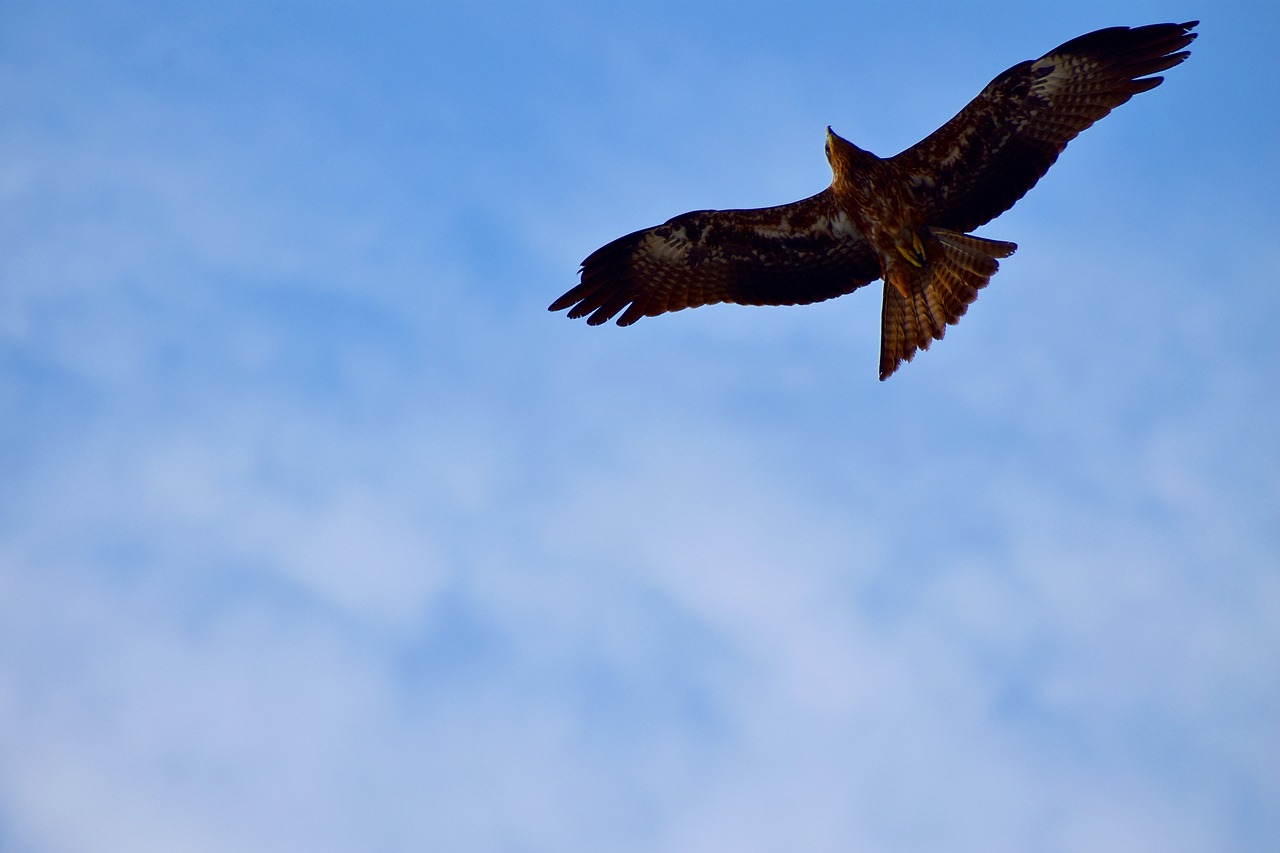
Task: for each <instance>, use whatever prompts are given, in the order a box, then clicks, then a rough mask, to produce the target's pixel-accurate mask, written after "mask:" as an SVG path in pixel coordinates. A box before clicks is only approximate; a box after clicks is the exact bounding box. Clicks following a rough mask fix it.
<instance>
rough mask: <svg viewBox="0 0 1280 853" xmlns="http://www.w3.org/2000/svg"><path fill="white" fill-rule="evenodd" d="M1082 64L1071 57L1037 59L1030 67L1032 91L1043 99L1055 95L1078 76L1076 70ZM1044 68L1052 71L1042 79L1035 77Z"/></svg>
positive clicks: (1077, 59)
mask: <svg viewBox="0 0 1280 853" xmlns="http://www.w3.org/2000/svg"><path fill="white" fill-rule="evenodd" d="M1082 64H1084V63H1083V62H1082V61H1081V60H1080V59H1079V58H1072V57H1052V56H1046V57H1044V58H1042V59H1037V60H1036V61H1035V62H1034V63H1032V65H1031V76H1032V83H1031V89H1032V91H1034V92H1035V93H1036V94H1038V95H1041V96H1045V97H1051V96H1053V95H1055V94H1057V93H1058V92H1059V91H1061V90H1062V89H1063V88H1064V87H1065V86H1066V85H1067V84H1068V83H1070V82H1071V81H1072V80H1074V79H1076V78H1077V77H1079V76H1080V75H1079V74H1078V70H1079V67H1080V66H1081V65H1082ZM1044 68H1052V70H1051V71H1050V72H1049V73H1048V74H1045V75H1044V76H1043V77H1037V76H1036V72H1037V71H1040V70H1041V69H1044Z"/></svg>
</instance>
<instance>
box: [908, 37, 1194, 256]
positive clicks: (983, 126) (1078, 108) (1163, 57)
mask: <svg viewBox="0 0 1280 853" xmlns="http://www.w3.org/2000/svg"><path fill="white" fill-rule="evenodd" d="M1197 23H1199V22H1198V21H1188V22H1187V23H1185V24H1152V25H1150V26H1146V27H1135V28H1133V29H1130V28H1129V27H1110V28H1108V29H1105V30H1097V31H1096V32H1092V33H1088V34H1087V35H1083V36H1080V37H1079V38H1075V39H1072V40H1071V41H1069V42H1067V43H1065V44H1063V45H1060V46H1058V47H1056V48H1054V49H1053V50H1051V51H1049V52H1048V53H1046V54H1045V55H1044V56H1042V57H1040V58H1039V59H1037V60H1035V61H1031V62H1022V63H1019V64H1018V65H1015V66H1013V67H1012V68H1010V69H1009V70H1008V71H1005V72H1004V73H1003V74H1000V75H999V76H998V77H996V79H994V80H992V81H991V83H990V84H988V85H987V87H986V88H985V89H983V90H982V92H981V94H979V95H978V97H976V98H974V99H973V100H972V101H970V102H969V104H968V106H966V107H965V108H964V109H963V110H961V111H960V113H959V114H958V115H957V116H956V117H955V118H953V119H951V121H949V122H947V123H946V124H944V125H943V126H942V127H940V128H938V130H936V131H934V132H933V133H932V134H930V135H929V136H928V137H926V138H925V139H924V140H922V141H921V142H918V143H916V144H915V145H913V146H911V147H910V148H908V149H907V150H906V151H903V152H902V153H901V154H898V155H897V156H895V157H893V158H891V162H893V164H894V165H895V167H896V168H898V169H900V170H902V171H903V172H904V173H905V174H906V175H907V176H908V177H909V179H910V180H911V181H912V182H913V183H914V184H915V186H916V187H917V188H918V190H919V192H920V197H921V199H923V200H927V201H926V203H927V204H928V205H929V206H930V208H931V209H930V210H928V211H927V214H926V220H927V221H928V223H929V224H930V225H935V226H939V227H942V228H948V229H951V230H954V231H959V232H967V231H972V230H973V229H974V228H977V227H978V226H979V225H982V224H983V223H985V222H989V221H990V220H992V219H994V218H995V217H996V216H998V215H1000V214H1001V213H1003V212H1004V211H1006V210H1008V209H1009V208H1010V207H1012V206H1013V203H1014V202H1016V201H1017V200H1018V199H1020V198H1022V196H1023V195H1024V194H1025V193H1026V192H1027V190H1029V189H1031V187H1033V186H1035V183H1036V181H1038V180H1040V178H1041V177H1042V176H1043V175H1044V173H1045V172H1046V171H1047V170H1048V168H1049V167H1050V166H1051V165H1053V162H1054V161H1055V160H1057V159H1058V155H1059V154H1060V153H1062V149H1063V148H1065V147H1066V145H1067V143H1068V142H1070V141H1071V140H1072V139H1075V137H1076V135H1077V134H1079V133H1080V132H1081V131H1083V130H1084V129H1085V128H1087V127H1089V126H1090V125H1092V124H1093V123H1094V122H1096V121H1097V120H1098V119H1100V118H1102V117H1103V116H1105V115H1106V114H1107V113H1109V112H1111V110H1113V109H1115V108H1116V107H1118V106H1120V105H1121V104H1123V103H1124V102H1125V101H1128V100H1129V99H1130V98H1132V97H1133V96H1134V95H1136V94H1138V93H1140V92H1145V91H1147V90H1149V89H1154V88H1155V87H1156V86H1158V85H1160V82H1161V81H1162V80H1163V79H1164V78H1163V77H1159V76H1154V75H1158V74H1159V73H1160V72H1161V71H1165V70H1167V69H1169V68H1172V67H1173V66H1175V65H1177V64H1178V63H1180V62H1182V60H1184V59H1186V58H1187V55H1188V51H1186V50H1184V48H1186V47H1187V45H1189V44H1191V42H1192V40H1193V39H1195V37H1196V34H1195V33H1193V32H1191V30H1192V28H1193V27H1195V26H1196V24H1197Z"/></svg>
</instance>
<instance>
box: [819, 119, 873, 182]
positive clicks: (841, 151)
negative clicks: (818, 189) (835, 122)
mask: <svg viewBox="0 0 1280 853" xmlns="http://www.w3.org/2000/svg"><path fill="white" fill-rule="evenodd" d="M826 151H827V162H828V163H830V164H831V175H832V178H833V179H834V181H835V182H840V181H842V180H846V179H848V178H849V177H850V176H852V175H853V174H854V173H855V172H856V171H858V170H859V169H860V168H863V167H865V166H866V165H867V164H868V163H870V162H871V161H872V160H875V159H876V156H875V155H874V154H872V153H871V152H870V151H864V150H862V149H861V148H859V147H858V146H856V145H854V144H853V143H852V142H850V141H849V140H847V139H843V138H841V137H840V136H838V135H837V134H836V132H835V131H833V130H832V129H831V128H830V127H828V128H827V144H826Z"/></svg>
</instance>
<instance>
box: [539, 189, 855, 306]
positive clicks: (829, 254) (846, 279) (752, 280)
mask: <svg viewBox="0 0 1280 853" xmlns="http://www.w3.org/2000/svg"><path fill="white" fill-rule="evenodd" d="M879 277H880V262H879V260H878V258H877V257H876V253H875V251H874V250H873V249H872V248H871V246H870V245H869V244H868V243H867V241H866V240H865V239H864V238H863V236H862V234H861V233H859V232H858V230H857V228H856V227H855V226H854V225H853V223H851V222H850V221H849V218H848V216H847V215H846V214H844V213H843V212H840V211H839V210H837V208H836V206H835V204H834V201H833V199H832V196H831V192H830V190H824V191H823V192H821V193H818V194H817V195H815V196H811V197H810V198H807V199H804V200H803V201H798V202H795V203H793V204H785V205H781V206H779V207H765V208H757V209H753V210H696V211H693V212H692V213H684V214H681V215H680V216H677V217H675V218H674V219H671V220H669V221H667V222H665V223H663V224H662V225H658V226H655V227H653V228H648V229H645V230H643V231H636V232H634V233H632V234H628V235H626V236H625V237H620V238H618V239H617V240H614V241H613V242H612V243H609V244H608V245H606V246H604V247H602V248H600V249H597V250H596V251H595V252H592V253H591V256H590V257H588V258H587V259H586V260H585V261H583V262H582V279H581V283H580V284H578V286H577V287H574V288H573V289H572V290H570V291H569V292H568V293H566V294H564V295H563V296H561V297H560V298H559V299H557V300H556V301H555V302H553V303H551V308H550V310H552V311H563V310H564V309H566V308H568V309H570V310H569V316H570V317H573V318H577V317H586V318H587V322H588V323H590V324H591V325H593V326H595V325H599V324H600V323H605V322H608V320H609V319H610V318H612V317H613V316H614V315H615V314H617V313H618V312H622V316H621V317H619V318H618V325H619V326H628V325H630V324H632V323H634V322H635V321H636V320H638V319H640V318H641V317H652V316H656V315H658V314H663V313H666V312H668V311H679V310H680V309H682V308H693V307H696V306H698V305H710V304H712V303H716V302H736V303H738V304H740V305H800V304H804V303H809V302H818V301H821V300H823V299H831V298H832V297H835V296H841V295H843V294H845V293H850V292H852V291H853V290H856V289H857V288H859V287H861V286H862V285H864V284H867V283H869V282H871V281H874V280H875V279H877V278H879ZM624 309H625V310H624Z"/></svg>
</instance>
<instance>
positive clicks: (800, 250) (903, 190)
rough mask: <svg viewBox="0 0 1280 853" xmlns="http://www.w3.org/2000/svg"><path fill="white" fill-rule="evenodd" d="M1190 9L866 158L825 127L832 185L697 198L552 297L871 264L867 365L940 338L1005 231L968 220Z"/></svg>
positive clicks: (836, 283)
mask: <svg viewBox="0 0 1280 853" xmlns="http://www.w3.org/2000/svg"><path fill="white" fill-rule="evenodd" d="M1197 23H1198V22H1197V21H1191V22H1188V23H1185V24H1154V25H1151V26H1146V27H1137V28H1133V29H1130V28H1128V27H1112V28H1109V29H1104V30H1098V31H1096V32H1092V33H1089V34H1088V35H1084V36H1081V37H1079V38H1077V39H1073V40H1071V41H1069V42H1067V43H1066V44H1063V45H1061V46H1059V47H1057V48H1055V49H1054V50H1051V51H1050V52H1049V53H1047V54H1045V55H1044V56H1042V57H1041V58H1039V59H1037V60H1033V61H1028V62H1023V63H1020V64H1018V65H1015V66H1014V67H1012V68H1010V69H1009V70H1007V71H1005V72H1004V73H1003V74H1001V75H999V76H998V77H996V78H995V79H994V80H992V81H991V83H990V84H988V85H987V87H986V88H985V89H983V90H982V92H981V93H980V94H979V95H978V96H977V97H976V98H974V99H973V100H972V101H971V102H970V103H969V104H968V105H967V106H966V107H965V108H964V109H963V110H961V111H960V113H959V114H958V115H956V116H955V118H953V119H951V120H950V121H949V122H947V123H946V124H945V125H943V126H942V127H941V128H939V129H938V130H937V131H935V132H934V133H932V134H930V135H929V136H928V137H927V138H925V139H924V140H922V141H921V142H919V143H917V144H916V145H913V146H912V147H910V148H908V149H907V150H905V151H903V152H902V153H900V154H898V155H896V156H894V157H890V158H886V159H881V158H879V157H876V156H875V155H873V154H870V153H869V152H866V151H863V150H862V149H860V148H858V147H857V146H855V145H852V144H851V143H849V142H846V141H845V140H843V139H841V138H840V137H838V136H836V135H835V134H833V133H831V132H830V129H828V137H827V157H828V161H829V162H830V163H831V168H832V174H833V178H832V183H831V186H830V187H828V188H827V189H825V190H823V191H822V192H820V193H818V194H817V195H814V196H811V197H809V198H806V199H804V200H802V201H797V202H794V203H792V204H786V205H781V206H779V207H767V208H759V209H753V210H699V211H693V212H691V213H685V214H681V215H680V216H677V217H675V218H673V219H671V220H668V221H667V222H665V223H663V224H662V225H658V226H655V227H653V228H647V229H644V230H642V231H636V232H634V233H631V234H628V235H626V236H625V237H620V238H618V239H617V240H614V241H613V242H611V243H609V244H607V245H605V246H603V247H602V248H600V249H598V250H596V251H595V252H593V253H592V254H591V255H590V256H589V257H588V258H587V259H586V260H585V261H583V262H582V278H581V282H580V283H579V284H578V285H577V286H576V287H574V288H573V289H572V290H570V291H569V292H568V293H566V294H564V295H563V296H561V297H560V298H559V299H557V300H556V301H555V302H553V303H552V304H551V310H552V311H562V310H564V309H566V308H567V309H569V316H570V317H574V318H578V317H586V318H587V322H588V323H590V324H591V325H598V324H601V323H605V322H607V321H608V320H610V319H611V318H613V317H614V316H617V315H620V316H618V319H617V322H618V325H620V326H627V325H630V324H632V323H634V322H635V321H636V320H638V319H640V318H641V317H652V316H656V315H658V314H663V313H666V312H668V311H678V310H680V309H682V308H694V307H697V306H699V305H709V304H713V303H716V302H735V303H738V304H742V305H801V304H806V303H810V302H818V301H821V300H824V299H830V298H832V297H835V296H841V295H843V294H846V293H851V292H852V291H854V290H856V289H857V288H859V287H862V286H863V285H865V284H868V283H870V282H872V281H874V280H876V279H878V278H880V279H884V281H885V285H884V302H883V309H882V319H881V340H880V378H881V379H886V378H888V376H889V375H891V374H892V373H893V372H894V371H895V370H896V369H897V368H898V366H899V365H900V364H901V363H902V362H903V361H910V360H911V359H912V357H913V356H914V355H915V353H916V351H917V350H921V349H928V348H929V345H930V343H932V342H933V341H934V340H939V339H941V338H942V336H943V334H944V332H945V330H946V327H947V326H948V325H953V324H955V323H956V322H957V321H958V320H959V318H960V317H961V316H962V315H963V314H964V313H965V311H966V310H967V309H968V306H969V305H970V304H971V303H972V302H973V301H974V299H976V298H977V295H978V291H979V290H980V289H981V288H982V287H984V286H985V285H986V284H987V282H988V281H989V280H990V278H991V276H992V275H994V274H995V272H996V270H997V269H998V268H999V263H998V261H997V260H996V259H997V258H1003V257H1007V256H1008V255H1010V254H1012V252H1013V250H1014V249H1015V248H1016V247H1015V245H1014V244H1013V243H1005V242H1000V241H996V240H987V239H984V238H980V237H975V236H973V235H971V234H969V233H968V232H970V231H972V230H973V229H975V228H977V227H979V226H980V225H983V224H984V223H986V222H989V221H991V220H992V219H994V218H995V217H996V216H998V215H1000V214H1001V213H1003V212H1004V211H1006V210H1008V209H1009V208H1010V207H1012V206H1013V204H1014V202H1016V201H1017V200H1018V199H1020V198H1021V197H1022V196H1023V195H1024V194H1025V193H1026V192H1027V190H1029V189H1031V187H1032V186H1034V185H1035V183H1036V181H1038V180H1039V179H1040V177H1041V176H1042V175H1043V174H1044V173H1045V172H1046V171H1047V170H1048V168H1049V167H1050V166H1051V165H1052V164H1053V162H1054V161H1055V160H1056V159H1057V158H1058V155H1059V154H1060V153H1061V152H1062V150H1063V148H1065V147H1066V145H1067V143H1068V142H1070V141H1071V140H1072V139H1074V138H1075V137H1076V135H1078V134H1079V133H1080V132H1081V131H1082V130H1084V129H1086V128H1088V127H1089V126H1090V125H1092V124H1093V123H1094V122H1096V121H1097V120H1098V119H1100V118H1102V117H1103V116H1105V115H1106V114H1107V113H1109V112H1110V111H1111V110H1112V109H1114V108H1115V107H1117V106H1119V105H1120V104H1123V103H1124V102H1125V101H1127V100H1129V98H1131V97H1133V95H1135V94H1137V93H1139V92H1145V91H1147V90H1149V89H1153V88H1155V87H1156V86H1158V85H1159V84H1160V83H1161V82H1162V80H1163V79H1164V78H1162V77H1159V76H1152V75H1156V74H1158V73H1159V72H1161V71H1164V70H1166V69H1168V68H1172V67H1173V66H1175V65H1177V64H1178V63H1180V62H1182V61H1183V60H1184V59H1186V58H1187V55H1188V51H1186V50H1184V48H1186V47H1187V46H1188V45H1189V44H1190V43H1191V42H1192V40H1194V39H1195V37H1196V34H1195V33H1193V32H1191V30H1192V28H1194V27H1195V26H1196V25H1197Z"/></svg>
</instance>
